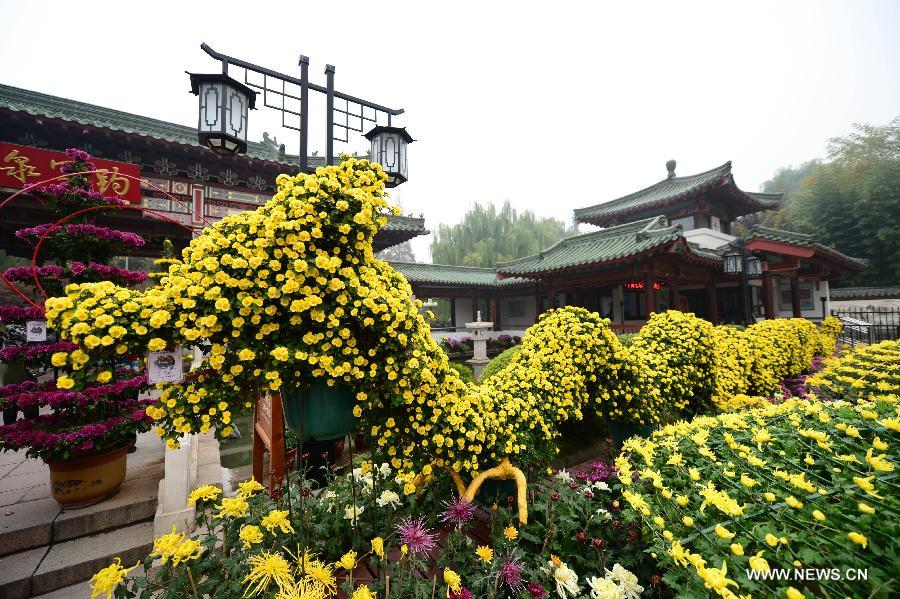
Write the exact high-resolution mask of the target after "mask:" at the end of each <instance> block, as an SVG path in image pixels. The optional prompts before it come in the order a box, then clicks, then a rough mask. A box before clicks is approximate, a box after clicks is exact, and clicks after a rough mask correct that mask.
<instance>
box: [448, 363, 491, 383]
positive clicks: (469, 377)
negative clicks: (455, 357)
mask: <svg viewBox="0 0 900 599" xmlns="http://www.w3.org/2000/svg"><path fill="white" fill-rule="evenodd" d="M449 366H450V368H452V369H453V370H455V371H456V372H457V373H458V374H459V379H460V380H461V381H462V382H464V383H474V382H475V373H473V372H472V369H471V368H469V367H468V366H466V365H465V364H460V363H459V362H450V364H449ZM483 377H484V375H483V374H482V378H483Z"/></svg>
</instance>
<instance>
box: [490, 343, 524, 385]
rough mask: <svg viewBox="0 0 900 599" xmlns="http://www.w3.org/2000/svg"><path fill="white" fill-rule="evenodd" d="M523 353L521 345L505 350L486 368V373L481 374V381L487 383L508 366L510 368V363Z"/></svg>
mask: <svg viewBox="0 0 900 599" xmlns="http://www.w3.org/2000/svg"><path fill="white" fill-rule="evenodd" d="M520 351H522V346H521V345H514V346H513V347H511V348H509V349H505V350H503V352H502V353H500V354H499V355H498V356H495V357H494V358H493V359H492V360H491V361H490V362H488V365H487V366H485V367H484V371H483V372H482V373H481V380H482V381H485V380H487V379H489V378H491V377H492V376H494V375H495V374H497V373H498V372H500V371H501V370H503V369H504V368H506V367H507V366H509V364H510V362H512V360H513V358H515V357H516V356H517V355H519V352H520Z"/></svg>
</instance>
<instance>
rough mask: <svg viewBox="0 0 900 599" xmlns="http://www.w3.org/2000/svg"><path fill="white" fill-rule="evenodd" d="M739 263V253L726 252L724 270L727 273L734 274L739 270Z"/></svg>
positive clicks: (740, 267) (740, 266)
mask: <svg viewBox="0 0 900 599" xmlns="http://www.w3.org/2000/svg"><path fill="white" fill-rule="evenodd" d="M742 266H743V265H742V264H741V255H740V254H726V255H725V272H726V273H728V274H736V273H739V272H741V270H742Z"/></svg>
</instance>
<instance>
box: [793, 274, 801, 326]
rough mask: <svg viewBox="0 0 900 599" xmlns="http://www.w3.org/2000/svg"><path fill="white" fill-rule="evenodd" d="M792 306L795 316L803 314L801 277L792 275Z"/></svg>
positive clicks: (798, 316)
mask: <svg viewBox="0 0 900 599" xmlns="http://www.w3.org/2000/svg"><path fill="white" fill-rule="evenodd" d="M791 308H792V309H793V311H794V318H800V317H801V316H803V312H802V310H801V309H800V279H799V278H797V277H791Z"/></svg>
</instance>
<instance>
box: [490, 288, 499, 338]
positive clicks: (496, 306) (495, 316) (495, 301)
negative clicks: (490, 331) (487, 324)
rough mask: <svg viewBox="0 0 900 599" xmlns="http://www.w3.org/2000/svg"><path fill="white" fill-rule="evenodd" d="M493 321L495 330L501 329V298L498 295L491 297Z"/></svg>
mask: <svg viewBox="0 0 900 599" xmlns="http://www.w3.org/2000/svg"><path fill="white" fill-rule="evenodd" d="M490 309H491V322H493V323H494V330H495V331H499V330H500V329H501V327H500V300H499V299H497V297H496V296H494V297H491V299H490Z"/></svg>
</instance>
